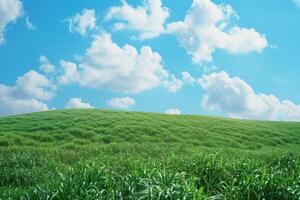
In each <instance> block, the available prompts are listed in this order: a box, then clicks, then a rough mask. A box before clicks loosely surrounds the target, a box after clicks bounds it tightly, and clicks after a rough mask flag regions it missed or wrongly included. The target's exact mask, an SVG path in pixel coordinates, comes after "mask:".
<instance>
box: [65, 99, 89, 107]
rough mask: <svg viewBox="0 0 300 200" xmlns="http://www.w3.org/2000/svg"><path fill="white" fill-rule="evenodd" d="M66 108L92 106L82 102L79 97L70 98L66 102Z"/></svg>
mask: <svg viewBox="0 0 300 200" xmlns="http://www.w3.org/2000/svg"><path fill="white" fill-rule="evenodd" d="M66 108H94V107H93V106H91V105H90V104H89V103H85V102H82V100H81V99H80V98H72V99H70V100H69V102H68V103H67V106H66Z"/></svg>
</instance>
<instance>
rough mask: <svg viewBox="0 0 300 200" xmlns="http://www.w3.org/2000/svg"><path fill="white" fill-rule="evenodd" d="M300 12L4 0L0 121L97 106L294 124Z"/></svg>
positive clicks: (214, 1) (243, 5) (299, 103)
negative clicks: (0, 119) (54, 110)
mask: <svg viewBox="0 0 300 200" xmlns="http://www.w3.org/2000/svg"><path fill="white" fill-rule="evenodd" d="M299 6H300V2H297V1H296V0H295V1H293V0H287V1H281V0H266V1H261V0H253V1H238V0H186V1H179V0H176V1H174V0H173V1H172V0H145V1H137V0H128V1H121V0H103V1H101V2H100V1H99V0H78V1H76V3H74V1H71V0H62V1H60V2H59V3H58V2H54V1H43V0H42V1H37V0H35V1H32V0H0V42H1V43H0V66H1V68H0V70H1V71H0V72H1V73H0V115H3V116H4V115H12V114H20V113H27V112H35V111H41V110H51V109H63V108H78V107H95V108H104V109H126V110H134V111H147V112H162V113H164V112H167V113H170V114H180V113H181V114H206V115H221V116H228V117H236V118H249V119H264V120H292V121H294V120H295V121H298V120H300V84H299V78H298V76H299V74H300V68H299V66H300V56H299V52H300V47H299V44H300V37H299V35H300V28H299V26H298V23H299V21H300V7H299ZM1 39H2V40H1ZM126 45H127V46H126ZM182 73H184V74H185V76H183V74H182Z"/></svg>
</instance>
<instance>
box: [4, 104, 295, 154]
mask: <svg viewBox="0 0 300 200" xmlns="http://www.w3.org/2000/svg"><path fill="white" fill-rule="evenodd" d="M0 138H1V139H0V141H1V143H0V146H11V145H18V146H26V145H30V146H32V145H33V146H34V145H37V146H41V145H42V146H43V145H50V146H51V145H55V146H57V145H64V144H66V143H73V144H79V145H80V144H82V145H84V144H85V143H86V144H88V145H90V143H95V144H99V145H101V144H108V143H167V144H173V143H174V144H182V145H187V144H190V145H194V146H206V147H217V148H223V147H235V148H240V149H259V148H263V147H288V146H290V145H299V144H300V123H293V122H264V121H246V120H234V119H225V118H213V117H202V116H185V115H182V116H178V115H164V114H149V113H137V112H115V111H103V110H85V109H83V110H63V111H50V112H41V113H34V114H28V115H21V116H14V117H6V118H0Z"/></svg>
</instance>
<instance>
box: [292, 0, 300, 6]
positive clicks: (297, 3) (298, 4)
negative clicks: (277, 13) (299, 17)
mask: <svg viewBox="0 0 300 200" xmlns="http://www.w3.org/2000/svg"><path fill="white" fill-rule="evenodd" d="M293 2H294V3H295V4H296V6H297V7H298V8H300V0H293Z"/></svg>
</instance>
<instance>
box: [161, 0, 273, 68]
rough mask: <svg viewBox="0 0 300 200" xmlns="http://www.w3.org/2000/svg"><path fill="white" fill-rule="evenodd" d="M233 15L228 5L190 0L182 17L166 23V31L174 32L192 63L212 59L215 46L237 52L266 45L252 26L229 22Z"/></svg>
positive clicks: (263, 38)
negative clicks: (234, 24) (190, 57)
mask: <svg viewBox="0 0 300 200" xmlns="http://www.w3.org/2000/svg"><path fill="white" fill-rule="evenodd" d="M234 17H236V18H238V16H237V15H236V13H235V11H234V10H233V9H232V7H231V6H230V5H224V4H220V5H216V4H214V3H213V2H212V1H211V0H194V1H193V4H192V7H191V8H190V10H189V11H188V12H187V14H186V16H185V19H184V21H178V22H173V23H170V24H168V25H167V31H168V32H169V33H171V34H175V35H176V37H177V38H178V40H179V42H180V44H181V45H182V46H183V47H184V48H185V49H186V50H187V52H188V54H190V55H192V58H193V62H195V63H201V62H203V61H212V60H213V53H214V51H215V49H223V50H226V51H227V52H229V53H231V54H239V53H248V52H254V51H256V52H261V51H262V50H263V49H264V48H266V47H267V46H268V41H267V39H266V37H265V36H264V35H262V34H260V33H258V32H257V31H256V30H255V29H253V28H251V29H248V28H242V27H238V26H230V21H231V19H232V18H234Z"/></svg>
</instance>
